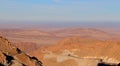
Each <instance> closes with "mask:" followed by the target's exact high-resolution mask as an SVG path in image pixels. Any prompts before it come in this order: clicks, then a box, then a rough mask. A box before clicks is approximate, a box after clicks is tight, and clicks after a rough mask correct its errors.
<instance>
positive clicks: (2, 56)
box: [0, 36, 42, 66]
mask: <svg viewBox="0 0 120 66" xmlns="http://www.w3.org/2000/svg"><path fill="white" fill-rule="evenodd" d="M0 66H42V63H41V61H39V60H38V59H37V58H36V57H30V56H29V55H27V54H26V53H24V52H23V51H21V50H20V49H19V48H16V47H13V46H11V44H10V42H9V41H8V40H7V39H5V38H3V37H2V36H0Z"/></svg>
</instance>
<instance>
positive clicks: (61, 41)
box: [0, 28, 120, 66]
mask: <svg viewBox="0 0 120 66" xmlns="http://www.w3.org/2000/svg"><path fill="white" fill-rule="evenodd" d="M0 34H1V35H2V36H4V37H6V38H8V40H9V41H10V42H11V45H12V46H15V47H18V48H20V49H21V50H23V51H24V52H25V53H27V54H28V55H29V56H35V57H37V58H38V59H39V60H40V61H41V62H42V64H43V66H101V65H102V64H103V65H104V66H105V65H109V66H118V64H119V63H120V58H119V56H120V53H119V51H120V49H119V48H120V37H119V35H118V34H113V33H112V32H111V33H110V32H106V31H104V30H100V29H95V28H64V29H63V28H62V29H60V28H59V29H57V30H56V29H55V30H51V31H50V30H49V31H47V30H44V31H43V30H33V29H32V30H31V29H25V30H24V29H1V30H0ZM38 66H39V65H38Z"/></svg>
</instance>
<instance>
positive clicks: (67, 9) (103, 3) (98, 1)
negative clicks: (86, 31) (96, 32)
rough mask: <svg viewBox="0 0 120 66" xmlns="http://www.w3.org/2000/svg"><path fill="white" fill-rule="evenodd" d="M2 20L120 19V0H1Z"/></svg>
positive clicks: (0, 18)
mask: <svg viewBox="0 0 120 66" xmlns="http://www.w3.org/2000/svg"><path fill="white" fill-rule="evenodd" d="M0 20H8V21H9V20H17V21H20V20H22V21H24V20H29V21H120V0H0Z"/></svg>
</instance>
